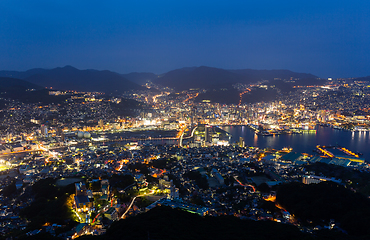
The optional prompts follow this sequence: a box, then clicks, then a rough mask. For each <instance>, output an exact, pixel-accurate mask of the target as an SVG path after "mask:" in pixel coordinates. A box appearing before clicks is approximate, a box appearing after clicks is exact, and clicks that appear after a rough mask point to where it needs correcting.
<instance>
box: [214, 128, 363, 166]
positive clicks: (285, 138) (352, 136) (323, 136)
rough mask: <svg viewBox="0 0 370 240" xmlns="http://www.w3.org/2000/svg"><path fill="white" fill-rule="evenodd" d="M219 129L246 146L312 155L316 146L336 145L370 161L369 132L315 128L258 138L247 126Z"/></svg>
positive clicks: (234, 140) (233, 140)
mask: <svg viewBox="0 0 370 240" xmlns="http://www.w3.org/2000/svg"><path fill="white" fill-rule="evenodd" d="M220 128H221V129H223V130H225V131H227V132H229V133H231V134H232V138H231V142H237V141H239V137H243V138H244V141H245V144H246V145H247V146H254V147H259V148H266V147H271V148H276V149H281V148H284V147H291V148H293V151H295V152H305V153H309V154H312V153H313V151H312V150H314V149H315V148H316V145H326V146H327V145H336V144H338V145H340V146H343V147H346V148H349V149H350V150H351V151H354V152H360V153H362V154H363V156H362V157H363V158H365V159H366V161H369V160H370V148H369V146H370V132H351V131H343V130H338V129H334V128H330V127H322V126H317V127H316V133H303V134H287V135H274V136H260V135H257V134H255V133H254V130H252V129H250V128H249V127H248V126H220Z"/></svg>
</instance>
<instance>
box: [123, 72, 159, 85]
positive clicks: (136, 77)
mask: <svg viewBox="0 0 370 240" xmlns="http://www.w3.org/2000/svg"><path fill="white" fill-rule="evenodd" d="M121 76H122V77H124V78H126V79H128V80H130V81H131V82H134V83H136V84H139V85H143V84H145V83H147V82H148V81H151V82H152V81H153V80H155V79H156V78H158V75H156V74H154V73H146V72H143V73H139V72H132V73H128V74H121Z"/></svg>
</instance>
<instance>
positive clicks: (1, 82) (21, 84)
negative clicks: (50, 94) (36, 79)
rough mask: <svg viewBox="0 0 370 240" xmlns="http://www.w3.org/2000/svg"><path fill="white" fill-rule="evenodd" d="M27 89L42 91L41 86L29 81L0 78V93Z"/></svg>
mask: <svg viewBox="0 0 370 240" xmlns="http://www.w3.org/2000/svg"><path fill="white" fill-rule="evenodd" d="M27 89H36V90H39V89H42V87H41V86H39V85H36V84H33V83H30V82H28V81H25V80H22V79H16V78H10V77H0V92H9V91H10V92H14V91H17V92H18V91H25V90H27Z"/></svg>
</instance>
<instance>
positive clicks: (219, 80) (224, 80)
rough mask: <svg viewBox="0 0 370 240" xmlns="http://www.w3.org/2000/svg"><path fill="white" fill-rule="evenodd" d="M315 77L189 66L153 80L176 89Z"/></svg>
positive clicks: (304, 80)
mask: <svg viewBox="0 0 370 240" xmlns="http://www.w3.org/2000/svg"><path fill="white" fill-rule="evenodd" d="M316 79H317V77H316V76H314V75H312V74H307V73H296V72H292V71H289V70H253V69H239V70H225V69H220V68H213V67H206V66H201V67H190V68H181V69H176V70H173V71H170V72H168V73H165V74H163V75H162V76H160V77H158V78H157V79H155V80H154V82H155V83H157V84H160V85H162V86H167V87H170V88H174V89H176V90H179V91H181V90H186V89H189V88H204V89H212V88H213V89H217V88H228V87H231V85H233V84H235V83H243V84H249V83H255V82H258V81H262V80H268V81H270V83H271V84H273V81H274V80H289V81H291V80H296V81H299V83H300V84H302V85H304V84H305V83H306V82H307V84H308V85H309V84H311V82H309V81H312V80H316Z"/></svg>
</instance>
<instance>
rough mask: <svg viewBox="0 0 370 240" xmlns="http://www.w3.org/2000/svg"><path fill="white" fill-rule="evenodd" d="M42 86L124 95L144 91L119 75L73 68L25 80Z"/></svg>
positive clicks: (52, 70) (69, 67) (39, 74)
mask: <svg viewBox="0 0 370 240" xmlns="http://www.w3.org/2000/svg"><path fill="white" fill-rule="evenodd" d="M25 80H27V81H30V82H32V83H35V84H38V85H40V86H45V87H52V88H54V89H61V90H76V91H90V92H94V91H96V92H105V93H123V92H125V91H130V90H140V89H142V87H141V86H139V85H138V84H136V83H133V82H131V81H129V80H127V79H126V78H124V77H122V76H120V75H119V74H118V73H114V72H110V71H97V70H78V69H76V68H74V67H71V66H65V67H63V68H54V69H51V70H48V71H44V72H41V73H38V74H35V75H32V76H29V77H27V78H25Z"/></svg>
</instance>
